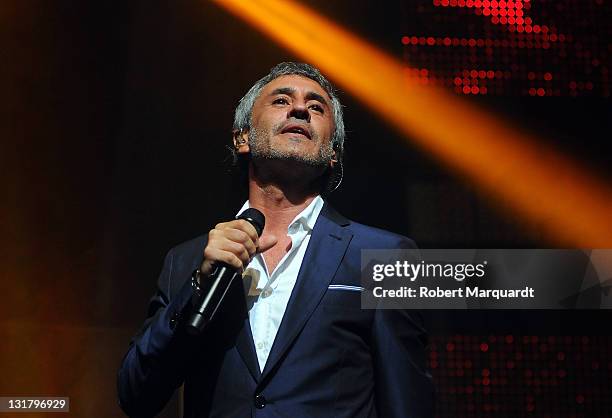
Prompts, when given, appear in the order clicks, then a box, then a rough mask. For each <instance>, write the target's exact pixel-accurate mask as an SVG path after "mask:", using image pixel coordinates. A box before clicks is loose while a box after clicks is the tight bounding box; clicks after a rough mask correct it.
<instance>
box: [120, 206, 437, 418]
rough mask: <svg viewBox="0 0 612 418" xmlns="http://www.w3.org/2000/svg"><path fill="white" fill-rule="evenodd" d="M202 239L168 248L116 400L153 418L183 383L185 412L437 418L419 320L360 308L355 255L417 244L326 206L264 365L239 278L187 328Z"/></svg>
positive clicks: (197, 414)
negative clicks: (207, 318) (200, 323)
mask: <svg viewBox="0 0 612 418" xmlns="http://www.w3.org/2000/svg"><path fill="white" fill-rule="evenodd" d="M205 245H206V236H202V237H199V238H196V239H194V240H191V241H189V242H186V243H183V244H181V245H179V246H177V247H175V248H173V249H172V250H170V251H169V253H168V255H167V256H166V259H165V262H164V267H163V270H162V272H161V275H160V278H159V283H158V289H157V292H156V294H155V296H154V297H153V298H152V299H151V302H150V304H149V312H148V318H147V320H146V322H145V324H144V326H143V327H142V329H141V330H140V332H139V333H138V334H137V335H136V336H135V337H134V338H133V340H132V342H131V343H130V347H129V350H128V352H127V354H126V355H125V357H124V359H123V362H122V365H121V368H120V370H119V374H118V392H119V402H120V405H121V407H122V408H123V410H124V411H125V412H126V413H127V414H128V415H130V416H132V417H152V416H155V414H156V413H158V412H159V411H160V410H161V409H162V408H163V407H164V405H165V404H166V403H167V402H168V400H169V398H170V397H171V396H172V394H173V392H174V391H175V390H176V388H177V387H179V386H180V385H181V384H183V383H184V384H185V387H184V410H185V417H222V418H233V417H238V418H241V417H255V416H256V417H270V418H272V417H278V418H280V417H291V418H301V417H316V418H323V417H334V418H340V417H347V418H356V417H389V418H391V417H409V418H417V417H419V418H420V417H433V386H432V382H431V377H430V375H429V374H428V372H427V370H426V367H425V364H426V359H425V345H426V334H425V331H424V329H423V327H422V322H421V320H420V316H419V315H418V314H417V313H416V312H413V311H404V310H362V309H361V308H360V293H359V292H356V291H350V290H344V289H337V288H336V289H334V287H332V288H331V289H330V288H329V285H331V284H337V285H338V284H339V285H351V286H361V282H360V266H361V250H362V249H374V248H377V249H385V248H389V249H391V248H414V243H413V242H412V241H411V240H409V239H407V238H405V237H402V236H399V235H396V234H392V233H390V232H386V231H383V230H379V229H375V228H371V227H367V226H364V225H361V224H358V223H355V222H351V221H349V220H348V219H346V218H344V217H342V216H341V215H339V214H338V213H337V212H335V211H334V210H333V209H332V208H331V207H330V206H329V205H328V204H327V203H326V204H325V206H324V207H323V210H322V211H321V214H320V216H319V218H318V219H317V222H316V224H315V227H314V229H313V232H312V236H311V239H310V242H309V244H308V248H307V250H306V254H305V256H304V261H303V262H302V266H301V269H300V272H299V274H298V279H297V282H296V285H295V288H294V290H293V292H292V294H291V297H290V299H289V303H288V305H287V310H286V311H285V315H284V317H283V319H282V322H281V326H280V329H279V331H278V334H277V336H276V339H275V340H274V343H273V346H272V350H271V352H270V355H269V358H268V360H267V362H266V365H265V368H264V370H260V369H259V364H258V362H257V357H256V354H255V353H256V352H255V347H254V345H253V338H252V335H251V329H250V325H249V320H248V312H247V310H246V304H245V301H244V290H243V287H242V284H241V283H240V282H239V281H235V286H233V287H232V289H230V291H229V292H228V295H227V299H226V300H224V304H223V306H222V308H220V311H219V312H218V313H217V316H216V318H215V319H214V320H213V322H212V323H211V324H210V325H209V327H208V328H207V329H206V330H205V332H204V333H203V335H201V336H198V337H191V336H189V335H187V334H186V333H185V332H184V328H183V327H182V321H183V319H184V318H185V317H186V316H187V315H189V311H190V309H191V305H192V302H191V300H192V290H191V286H190V277H191V273H192V271H193V270H194V269H195V268H197V267H198V266H199V265H200V263H201V261H202V253H203V249H204V247H205Z"/></svg>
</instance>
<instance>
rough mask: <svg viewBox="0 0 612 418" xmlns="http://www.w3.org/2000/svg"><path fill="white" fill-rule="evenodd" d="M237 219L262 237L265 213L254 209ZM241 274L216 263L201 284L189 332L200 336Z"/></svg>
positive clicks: (189, 323) (226, 265) (223, 264)
mask: <svg viewBox="0 0 612 418" xmlns="http://www.w3.org/2000/svg"><path fill="white" fill-rule="evenodd" d="M236 219H244V220H245V221H248V222H249V223H250V224H251V225H253V226H254V227H255V230H256V231H257V236H260V235H261V232H262V231H263V229H264V226H265V224H266V218H265V217H264V215H263V213H261V212H260V211H258V210H257V209H254V208H249V209H246V210H245V211H244V212H242V213H241V214H240V215H238V216H237V217H236ZM239 275H240V274H239V273H238V272H237V271H236V270H235V269H234V268H233V267H231V266H229V265H228V264H225V263H215V264H214V265H213V270H212V273H211V275H210V277H208V278H207V279H206V280H203V281H202V282H203V283H202V282H201V283H200V287H201V289H202V292H201V293H202V295H203V296H202V298H201V299H200V300H199V302H198V304H197V305H196V308H195V310H194V312H193V314H192V315H191V318H189V321H188V322H187V324H186V328H187V332H188V333H189V334H191V335H198V334H200V333H201V332H202V331H203V330H204V328H205V327H206V325H207V324H208V323H209V322H210V321H211V320H212V319H213V317H214V315H215V313H216V312H217V310H218V309H219V306H221V302H223V298H224V297H225V294H226V293H227V291H228V290H229V288H230V287H231V285H232V283H233V281H234V279H235V278H236V277H237V276H239Z"/></svg>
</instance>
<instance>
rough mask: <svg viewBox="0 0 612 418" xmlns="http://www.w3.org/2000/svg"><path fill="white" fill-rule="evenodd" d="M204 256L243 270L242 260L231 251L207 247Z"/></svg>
mask: <svg viewBox="0 0 612 418" xmlns="http://www.w3.org/2000/svg"><path fill="white" fill-rule="evenodd" d="M204 257H206V259H207V260H210V261H212V262H213V263H214V262H221V263H225V264H227V265H229V266H231V267H233V268H235V269H236V270H240V271H242V270H243V263H242V260H241V259H240V258H238V257H237V256H236V255H235V254H234V253H232V252H230V251H224V250H220V249H218V248H209V247H206V249H205V250H204Z"/></svg>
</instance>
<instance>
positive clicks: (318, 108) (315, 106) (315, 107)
mask: <svg viewBox="0 0 612 418" xmlns="http://www.w3.org/2000/svg"><path fill="white" fill-rule="evenodd" d="M308 108H309V109H312V110H314V111H315V112H319V113H323V106H321V105H319V104H316V103H315V104H312V105H310V106H308Z"/></svg>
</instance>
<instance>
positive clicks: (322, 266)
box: [249, 203, 353, 381]
mask: <svg viewBox="0 0 612 418" xmlns="http://www.w3.org/2000/svg"><path fill="white" fill-rule="evenodd" d="M348 224H349V222H348V220H347V219H346V218H344V217H342V216H341V215H339V214H338V213H337V212H335V211H334V210H333V209H332V208H331V207H330V206H329V205H328V204H327V203H325V206H324V207H323V209H322V210H321V213H320V215H319V218H318V219H317V222H316V224H315V226H314V228H313V231H312V235H311V237H310V241H309V243H308V248H307V249H306V253H305V254H304V260H303V261H302V265H301V267H300V271H299V273H298V277H297V281H296V283H295V287H294V288H293V291H292V292H291V296H290V298H289V302H288V303H287V309H286V311H285V314H284V316H283V320H282V321H281V325H280V328H279V330H278V333H277V334H276V338H275V339H274V344H273V345H272V350H271V351H270V355H269V357H268V360H267V361H266V365H265V367H264V370H263V372H262V373H261V381H263V380H264V379H265V378H266V376H268V375H269V374H270V373H271V372H272V370H274V369H275V368H276V365H277V363H278V362H279V360H280V359H281V357H282V356H283V355H284V354H285V352H286V351H287V350H288V349H289V347H290V346H291V344H292V343H293V341H294V340H295V338H296V337H297V336H298V334H299V333H300V331H301V330H302V328H303V327H304V325H305V324H306V321H308V318H310V316H311V315H312V313H313V312H314V310H315V309H316V307H317V306H318V304H319V302H320V301H321V298H322V297H323V294H324V293H325V291H326V290H327V287H328V286H329V283H330V282H331V280H332V278H333V277H334V274H335V273H336V271H337V270H338V266H339V265H340V262H341V261H342V258H343V257H344V253H345V252H346V249H347V247H348V244H349V242H350V240H351V238H352V237H353V234H352V233H351V232H350V231H348V230H347V229H346V228H343V227H342V226H346V225H348ZM249 329H250V328H249ZM251 341H252V337H251ZM251 345H252V343H251ZM253 350H254V348H253Z"/></svg>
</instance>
